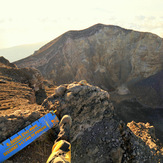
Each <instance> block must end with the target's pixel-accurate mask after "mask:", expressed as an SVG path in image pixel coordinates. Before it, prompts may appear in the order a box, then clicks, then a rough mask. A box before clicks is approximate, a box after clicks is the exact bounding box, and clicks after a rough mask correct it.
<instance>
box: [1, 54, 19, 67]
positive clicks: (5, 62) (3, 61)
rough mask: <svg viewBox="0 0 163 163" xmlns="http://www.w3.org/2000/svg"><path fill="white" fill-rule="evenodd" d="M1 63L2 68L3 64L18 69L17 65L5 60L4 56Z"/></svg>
mask: <svg viewBox="0 0 163 163" xmlns="http://www.w3.org/2000/svg"><path fill="white" fill-rule="evenodd" d="M0 63H1V66H2V64H4V65H6V66H9V67H14V68H16V67H17V66H16V65H15V64H13V63H10V62H9V61H8V60H7V59H6V58H4V57H2V56H1V57H0ZM4 65H3V66H4Z"/></svg>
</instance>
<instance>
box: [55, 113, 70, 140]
mask: <svg viewBox="0 0 163 163" xmlns="http://www.w3.org/2000/svg"><path fill="white" fill-rule="evenodd" d="M71 125H72V119H71V117H70V116H69V115H64V116H63V117H62V119H61V121H60V123H59V127H60V132H59V134H58V138H57V139H56V141H55V142H57V141H59V140H66V141H68V142H70V127H71Z"/></svg>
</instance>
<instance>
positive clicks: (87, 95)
mask: <svg viewBox="0 0 163 163" xmlns="http://www.w3.org/2000/svg"><path fill="white" fill-rule="evenodd" d="M43 106H44V107H45V108H46V109H49V110H51V109H53V110H54V109H57V113H56V114H57V115H58V117H62V116H63V115H65V114H69V115H71V117H72V120H73V124H72V129H71V143H72V162H74V163H77V162H78V163H80V162H90V163H91V162H92V163H95V162H101V163H109V162H110V163H111V162H113V163H121V162H126V163H127V162H133V163H134V162H135V163H136V162H138V163H140V162H152V163H154V162H158V161H159V160H160V159H161V155H162V154H163V153H162V152H163V151H162V146H161V145H159V143H156V142H157V141H158V140H156V138H155V136H154V135H155V133H154V132H152V131H153V127H150V125H149V124H146V125H145V124H143V123H141V124H142V125H144V126H145V127H146V128H145V127H144V128H141V127H138V128H136V127H135V130H134V129H133V128H134V127H133V122H132V123H130V124H128V126H129V127H130V128H131V130H130V129H129V128H128V127H127V126H126V125H125V123H124V122H123V121H122V120H120V118H119V117H118V115H116V114H115V111H114V107H113V105H112V103H111V101H110V95H109V93H108V92H106V91H103V90H101V89H100V88H99V87H95V86H92V85H89V84H88V83H87V82H86V81H81V82H79V83H78V82H74V83H72V84H64V85H61V86H59V87H57V88H56V90H55V93H54V94H53V95H52V96H50V97H48V98H47V99H46V100H45V101H44V102H43ZM134 125H136V123H135V122H134ZM138 125H139V124H138ZM147 128H149V129H150V130H151V133H152V134H151V135H150V132H147V131H146V130H145V129H147ZM132 130H134V132H132ZM135 132H136V133H135ZM137 133H139V134H137ZM141 133H142V135H143V136H142V137H144V135H147V137H146V138H145V139H142V137H141ZM150 138H152V140H151V139H150ZM147 142H148V143H147ZM154 143H155V145H154Z"/></svg>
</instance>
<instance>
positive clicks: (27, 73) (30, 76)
mask: <svg viewBox="0 0 163 163" xmlns="http://www.w3.org/2000/svg"><path fill="white" fill-rule="evenodd" d="M0 76H1V78H2V79H1V81H2V80H3V82H4V79H3V77H4V76H5V79H7V78H8V79H7V80H10V81H11V80H12V81H15V82H21V83H24V84H28V85H29V86H30V87H31V88H33V90H34V91H38V90H39V89H42V88H43V77H42V75H41V73H40V71H39V70H37V69H35V68H21V69H19V68H17V67H16V66H14V64H12V63H10V62H9V61H8V60H6V59H5V58H4V57H1V58H0ZM1 83H2V82H1Z"/></svg>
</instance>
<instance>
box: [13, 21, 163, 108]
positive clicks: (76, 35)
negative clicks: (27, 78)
mask: <svg viewBox="0 0 163 163" xmlns="http://www.w3.org/2000/svg"><path fill="white" fill-rule="evenodd" d="M162 52H163V39H162V38H160V37H158V36H157V35H154V34H151V33H145V32H137V31H133V30H127V29H123V28H121V27H118V26H112V25H102V24H97V25H95V26H92V27H90V28H88V29H85V30H82V31H69V32H66V33H65V34H63V35H61V36H60V37H58V38H56V39H55V40H53V41H51V42H49V43H48V44H46V45H45V46H43V47H42V48H41V49H39V50H38V51H37V52H35V53H34V54H33V55H31V56H29V57H27V58H25V59H23V60H20V61H17V62H15V63H16V64H17V66H19V67H35V68H37V69H39V70H40V71H41V73H42V74H43V76H44V77H46V78H47V79H52V80H53V81H54V82H55V83H56V84H57V85H60V84H64V83H70V82H72V81H80V80H83V79H85V80H87V81H88V82H89V83H91V84H93V85H97V86H99V87H101V88H102V89H104V90H107V91H112V90H116V89H117V88H118V89H119V88H121V89H119V93H120V94H124V93H125V94H126V93H129V92H130V91H129V88H128V87H129V86H130V87H131V86H133V87H135V85H134V84H135V83H136V82H138V81H141V80H144V79H145V78H147V77H150V76H151V75H154V74H156V73H158V72H159V71H161V70H162V69H163V67H162V65H163V53H162ZM157 86H158V88H157V90H159V92H160V90H162V89H161V88H162V83H161V82H160V84H159V85H157ZM122 88H123V90H122ZM124 88H125V89H124ZM135 89H136V88H135ZM149 89H150V87H149ZM149 89H147V90H149ZM157 90H156V95H153V94H152V92H149V91H148V96H151V97H154V99H156V100H155V101H157V97H158V96H159V98H160V94H159V92H157ZM141 91H142V95H141V93H139V94H140V95H141V97H142V99H143V98H145V97H144V94H143V92H146V91H145V90H144V91H143V90H141ZM131 92H132V93H134V92H135V91H134V90H133V89H131ZM138 92H140V91H138ZM162 92H163V91H162ZM136 95H137V94H136ZM150 99H151V98H150ZM162 100H163V98H162ZM141 101H144V102H145V104H150V100H141ZM154 106H160V103H157V102H156V103H155V104H154Z"/></svg>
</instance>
